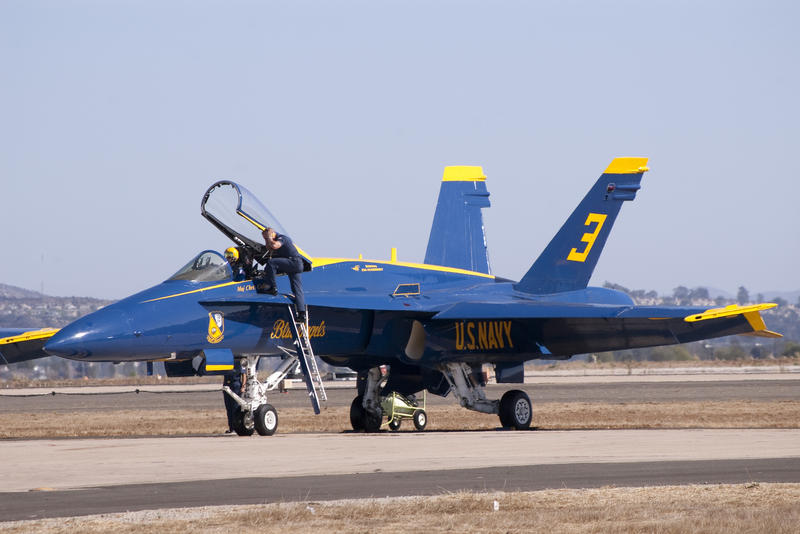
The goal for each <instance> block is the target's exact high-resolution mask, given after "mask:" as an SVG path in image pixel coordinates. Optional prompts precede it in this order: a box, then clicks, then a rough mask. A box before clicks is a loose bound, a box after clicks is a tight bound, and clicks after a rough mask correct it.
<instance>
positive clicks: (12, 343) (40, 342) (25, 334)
mask: <svg viewBox="0 0 800 534" xmlns="http://www.w3.org/2000/svg"><path fill="white" fill-rule="evenodd" d="M56 332H58V329H57V328H43V329H41V330H27V329H21V328H18V329H2V330H0V336H3V337H0V362H2V363H5V364H11V363H18V362H25V361H28V360H35V359H37V358H46V357H47V356H50V355H49V354H47V353H46V352H45V351H44V350H43V349H42V347H44V344H45V343H47V340H48V339H50V338H51V337H53V334H55V333H56Z"/></svg>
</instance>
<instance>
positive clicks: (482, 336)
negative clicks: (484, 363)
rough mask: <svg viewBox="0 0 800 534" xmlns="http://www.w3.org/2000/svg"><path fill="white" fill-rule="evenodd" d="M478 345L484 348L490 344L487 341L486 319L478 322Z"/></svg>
mask: <svg viewBox="0 0 800 534" xmlns="http://www.w3.org/2000/svg"><path fill="white" fill-rule="evenodd" d="M478 346H479V347H480V348H482V349H483V348H486V347H487V346H488V343H487V341H486V322H484V321H481V322H479V323H478Z"/></svg>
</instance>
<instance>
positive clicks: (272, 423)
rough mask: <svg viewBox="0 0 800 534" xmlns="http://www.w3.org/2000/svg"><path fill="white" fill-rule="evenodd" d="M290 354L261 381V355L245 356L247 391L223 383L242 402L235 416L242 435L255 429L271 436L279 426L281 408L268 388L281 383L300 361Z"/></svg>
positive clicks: (233, 396) (227, 390)
mask: <svg viewBox="0 0 800 534" xmlns="http://www.w3.org/2000/svg"><path fill="white" fill-rule="evenodd" d="M287 356H288V357H287V358H286V359H285V360H283V361H281V364H280V365H279V366H278V368H277V369H275V371H274V372H273V373H272V374H271V375H269V376H268V377H267V380H266V382H260V381H259V380H258V374H257V373H256V368H257V367H258V360H259V359H260V358H261V357H260V356H245V357H243V358H242V360H241V365H242V370H243V371H244V374H245V377H246V378H247V380H246V382H245V386H244V388H245V389H244V394H243V395H242V396H239V395H237V394H236V393H234V392H233V390H231V388H229V387H228V386H223V387H222V389H223V391H225V393H227V394H228V395H230V397H231V398H232V399H233V400H235V401H236V403H237V404H238V405H239V407H238V409H237V410H236V414H234V419H233V430H234V432H236V433H237V434H238V435H240V436H252V435H253V433H254V432H258V434H259V435H260V436H271V435H272V434H274V433H275V431H276V430H277V429H278V412H277V411H276V410H275V408H274V407H273V406H272V405H271V404H268V403H267V392H268V391H272V390H273V389H275V388H276V387H278V384H280V382H281V380H283V379H284V378H286V375H288V374H289V373H290V372H291V370H292V369H294V367H295V366H296V365H297V361H298V357H297V356H296V355H292V354H287Z"/></svg>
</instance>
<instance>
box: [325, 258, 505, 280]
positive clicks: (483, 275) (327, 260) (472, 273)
mask: <svg viewBox="0 0 800 534" xmlns="http://www.w3.org/2000/svg"><path fill="white" fill-rule="evenodd" d="M350 262H352V263H369V264H380V265H394V266H399V267H410V268H413V269H423V270H425V271H438V272H443V273H453V274H464V275H468V276H480V277H481V278H490V279H494V278H495V276H494V275H492V274H486V273H479V272H476V271H468V270H466V269H457V268H455V267H444V266H442V265H428V264H426V263H408V262H404V261H385V260H356V259H352V258H314V263H313V266H314V267H325V266H326V265H336V264H338V263H350Z"/></svg>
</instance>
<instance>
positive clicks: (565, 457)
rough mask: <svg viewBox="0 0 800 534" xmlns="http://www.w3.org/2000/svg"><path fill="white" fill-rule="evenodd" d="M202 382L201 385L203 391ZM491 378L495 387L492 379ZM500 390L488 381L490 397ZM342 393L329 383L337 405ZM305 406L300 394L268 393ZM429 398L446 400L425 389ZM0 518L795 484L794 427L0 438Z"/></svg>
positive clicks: (136, 400)
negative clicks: (449, 495)
mask: <svg viewBox="0 0 800 534" xmlns="http://www.w3.org/2000/svg"><path fill="white" fill-rule="evenodd" d="M797 378H798V377H796V376H795V377H792V378H791V379H787V378H783V377H782V378H781V379H773V378H764V379H752V378H751V377H748V379H741V378H736V377H731V378H730V379H729V380H722V381H720V380H711V381H696V380H690V381H686V382H676V381H664V382H662V381H642V380H641V377H631V378H630V380H629V381H626V382H625V384H624V385H622V384H619V383H602V382H594V381H592V380H591V379H589V381H588V382H586V383H572V382H569V383H560V384H541V383H537V384H525V385H523V389H525V390H526V391H528V392H529V394H530V395H531V397H532V399H533V400H534V402H535V403H536V402H576V401H580V402H597V403H610V404H615V403H620V404H624V403H628V402H656V403H657V402H660V401H664V402H670V401H689V402H691V401H704V400H712V401H713V400H716V401H719V400H731V401H735V400H748V399H749V400H760V401H767V402H769V401H782V400H796V399H797V398H798V392H799V391H800V387H799V386H800V381H798V379H797ZM213 387H214V386H205V390H204V391H197V390H191V388H190V390H189V391H186V392H182V393H181V392H159V393H139V394H136V393H130V392H125V393H121V392H120V391H121V390H119V389H116V390H114V391H116V393H114V392H112V394H103V395H85V394H80V395H64V394H58V395H55V396H52V395H48V396H37V397H14V396H3V397H0V412H6V413H15V412H27V413H52V414H53V416H54V417H57V416H58V413H59V412H69V411H87V412H93V411H105V410H115V409H120V408H126V407H129V408H139V409H153V410H158V409H162V408H163V409H174V408H176V407H178V408H181V407H186V408H191V407H194V408H196V409H200V408H209V409H220V408H221V404H222V403H221V393H220V392H219V391H215V390H213ZM209 388H212V389H211V390H209ZM495 388H497V389H495ZM502 389H507V388H502V386H501V387H498V386H490V387H489V388H487V394H488V395H489V396H490V397H492V396H495V397H496V396H498V395H499V391H501V390H502ZM353 394H354V391H353V390H352V389H342V390H331V392H330V398H331V404H332V405H343V406H346V405H349V402H350V400H351V399H352V396H353ZM270 401H271V402H272V403H273V404H275V406H276V407H278V409H279V410H280V409H281V408H287V407H306V406H307V402H308V400H307V398H306V396H305V394H304V393H303V392H302V391H299V390H298V391H292V392H290V393H289V394H287V395H272V396H271V397H270ZM428 401H429V403H431V404H432V405H435V404H452V403H453V400H452V399H450V398H447V399H441V398H438V397H433V396H429V397H428ZM0 455H2V459H3V462H2V464H0V480H2V488H0V521H10V520H17V519H32V518H42V517H62V516H79V515H87V514H93V513H110V512H117V511H125V510H143V509H157V508H168V507H193V506H204V505H219V504H249V503H264V502H279V501H295V500H302V501H306V500H326V499H343V498H364V497H373V496H374V497H386V496H399V495H426V494H438V493H443V492H449V491H458V490H474V491H484V490H505V491H515V490H536V489H545V488H560V487H569V488H584V487H586V488H588V487H600V486H606V485H616V486H643V485H664V484H690V483H700V484H704V483H708V484H715V483H746V482H800V430H797V429H789V430H779V429H719V430H716V429H715V430H710V429H695V430H569V431H542V430H538V431H529V432H514V431H473V432H430V431H428V432H423V433H413V432H401V433H382V434H377V435H366V434H356V433H349V432H345V433H328V434H312V433H304V434H277V435H275V436H272V437H269V438H263V437H252V438H238V437H233V436H221V435H219V436H204V437H179V438H136V439H61V440H5V441H1V442H0Z"/></svg>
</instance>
